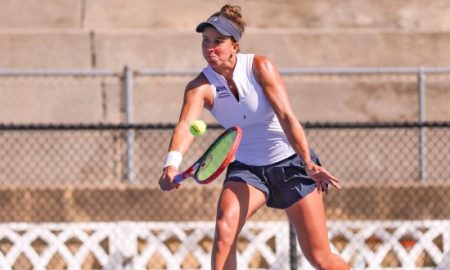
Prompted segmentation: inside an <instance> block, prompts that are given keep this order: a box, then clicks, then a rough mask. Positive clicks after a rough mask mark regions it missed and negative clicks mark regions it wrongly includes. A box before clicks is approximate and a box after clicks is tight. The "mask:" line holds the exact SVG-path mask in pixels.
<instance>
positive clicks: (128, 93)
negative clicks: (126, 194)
mask: <svg viewBox="0 0 450 270" xmlns="http://www.w3.org/2000/svg"><path fill="white" fill-rule="evenodd" d="M123 87H124V106H125V108H124V109H125V123H126V124H131V123H133V72H132V70H131V69H130V68H129V67H128V66H125V68H124V71H123ZM125 137H126V138H125V139H126V153H125V162H126V163H125V178H126V180H127V181H128V182H130V183H131V182H134V181H135V180H136V172H135V166H134V130H133V129H127V131H126V134H125Z"/></svg>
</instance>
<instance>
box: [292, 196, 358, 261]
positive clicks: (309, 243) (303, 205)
mask: <svg viewBox="0 0 450 270" xmlns="http://www.w3.org/2000/svg"><path fill="white" fill-rule="evenodd" d="M322 194H323V193H318V192H317V190H314V191H313V192H311V193H310V194H308V195H307V196H306V197H304V198H302V199H301V200H299V201H297V202H296V203H294V204H293V205H291V206H289V207H288V208H287V209H285V211H286V213H287V215H288V217H289V220H290V222H291V223H292V225H293V226H294V228H295V230H296V232H297V239H298V242H299V244H300V247H301V249H302V252H303V254H304V255H305V257H306V258H307V259H308V261H309V262H310V263H311V264H312V265H313V266H314V267H315V268H317V269H327V270H328V269H332V270H334V269H336V270H339V269H350V268H349V266H348V264H347V263H346V262H345V261H344V260H343V259H342V258H341V257H339V256H337V255H335V254H333V253H331V249H330V243H329V239H328V228H327V224H326V217H325V210H324V205H323V198H322Z"/></svg>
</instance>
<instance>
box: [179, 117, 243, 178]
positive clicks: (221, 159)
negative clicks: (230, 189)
mask: <svg viewBox="0 0 450 270" xmlns="http://www.w3.org/2000/svg"><path fill="white" fill-rule="evenodd" d="M241 138H242V130H241V128H240V127H237V126H235V127H231V128H228V129H226V130H225V131H224V132H223V133H222V134H220V135H219V137H217V139H216V140H215V141H214V142H213V143H212V144H211V145H210V146H209V147H208V149H207V150H206V151H205V153H204V154H203V155H202V156H201V157H200V158H199V159H198V160H197V161H196V162H195V163H194V164H193V165H192V166H190V167H189V168H188V169H186V170H185V171H184V172H182V173H180V174H178V175H176V176H175V179H174V181H175V182H176V183H178V184H179V183H181V182H182V181H183V180H185V179H187V178H189V177H191V178H194V180H195V181H196V182H197V183H199V184H208V183H210V182H212V181H213V180H214V179H215V178H216V177H217V176H219V175H220V174H221V173H222V172H223V171H224V170H225V168H226V167H227V166H228V164H229V163H230V162H231V161H232V160H233V158H234V154H235V153H236V150H237V148H238V146H239V143H240V142H241Z"/></svg>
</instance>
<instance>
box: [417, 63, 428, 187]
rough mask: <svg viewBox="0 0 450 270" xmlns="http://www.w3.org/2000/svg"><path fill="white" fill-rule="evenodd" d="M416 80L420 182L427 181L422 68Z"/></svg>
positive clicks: (423, 75)
mask: <svg viewBox="0 0 450 270" xmlns="http://www.w3.org/2000/svg"><path fill="white" fill-rule="evenodd" d="M417 80H418V92H419V93H418V97H419V123H420V128H419V170H420V180H421V181H426V180H427V148H426V134H425V127H423V123H424V122H425V121H426V84H425V80H426V79H425V72H424V69H423V67H420V68H419V73H418V76H417Z"/></svg>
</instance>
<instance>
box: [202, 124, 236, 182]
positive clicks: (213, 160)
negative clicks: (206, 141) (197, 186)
mask: <svg viewBox="0 0 450 270" xmlns="http://www.w3.org/2000/svg"><path fill="white" fill-rule="evenodd" d="M235 140H236V132H231V133H228V134H226V135H225V136H223V137H222V138H220V139H219V140H218V141H217V142H216V143H214V144H213V145H212V146H211V148H210V150H209V151H208V152H207V153H206V154H205V156H204V158H203V159H202V162H201V164H200V166H199V168H198V170H197V173H196V175H197V179H198V180H199V181H204V180H206V179H208V178H209V177H210V176H211V175H213V174H214V173H215V172H216V171H217V170H218V169H219V168H220V167H221V166H222V164H223V162H224V161H225V159H226V158H227V156H228V153H229V152H230V150H231V148H232V147H233V144H234V141H235Z"/></svg>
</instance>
